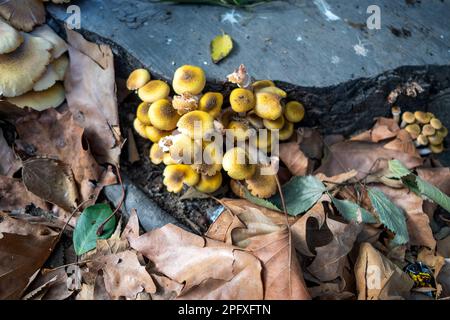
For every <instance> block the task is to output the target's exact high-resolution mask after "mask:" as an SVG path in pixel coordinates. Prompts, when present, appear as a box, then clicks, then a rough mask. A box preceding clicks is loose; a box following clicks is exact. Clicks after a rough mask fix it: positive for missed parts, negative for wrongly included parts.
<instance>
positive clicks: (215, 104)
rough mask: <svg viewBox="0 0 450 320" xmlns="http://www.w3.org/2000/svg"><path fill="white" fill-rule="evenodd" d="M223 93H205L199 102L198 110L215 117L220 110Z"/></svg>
mask: <svg viewBox="0 0 450 320" xmlns="http://www.w3.org/2000/svg"><path fill="white" fill-rule="evenodd" d="M222 104H223V95H222V94H221V93H220V92H207V93H205V94H204V95H203V96H202V97H201V99H200V103H199V110H201V111H205V112H208V113H209V114H210V115H211V116H212V117H214V118H217V117H218V116H219V115H220V112H221V111H222Z"/></svg>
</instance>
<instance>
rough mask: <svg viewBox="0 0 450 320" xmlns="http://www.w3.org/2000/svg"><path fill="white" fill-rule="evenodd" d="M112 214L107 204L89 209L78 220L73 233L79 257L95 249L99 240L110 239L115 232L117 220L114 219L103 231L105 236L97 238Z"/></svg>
mask: <svg viewBox="0 0 450 320" xmlns="http://www.w3.org/2000/svg"><path fill="white" fill-rule="evenodd" d="M111 214H112V210H111V208H110V207H109V205H107V204H105V203H99V204H95V205H93V206H90V207H87V208H86V209H84V210H83V212H82V213H81V216H80V217H79V218H78V221H77V225H76V226H75V230H74V232H73V246H74V248H75V252H76V254H77V255H81V254H83V253H86V252H88V251H91V250H92V249H94V248H95V247H96V245H97V239H108V238H109V237H111V235H112V234H113V232H114V229H115V226H116V218H115V217H112V218H111V219H110V220H109V221H108V222H107V223H106V224H105V227H104V229H103V234H102V235H101V236H97V229H98V227H99V226H100V225H101V224H102V223H103V221H105V220H106V219H107V218H108V217H109V216H110V215H111Z"/></svg>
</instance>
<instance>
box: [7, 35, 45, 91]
mask: <svg viewBox="0 0 450 320" xmlns="http://www.w3.org/2000/svg"><path fill="white" fill-rule="evenodd" d="M22 35H23V37H24V42H23V43H22V45H21V46H19V48H17V49H16V50H15V51H13V52H11V53H8V54H2V55H0V95H3V96H5V97H15V96H18V95H21V94H24V93H25V92H27V91H30V90H31V89H32V88H33V86H34V83H35V82H36V81H37V80H39V78H40V77H41V76H42V75H43V74H44V72H45V71H46V70H47V65H48V64H49V63H50V59H51V54H50V50H51V49H52V45H51V43H50V42H48V41H47V40H44V39H42V38H37V37H34V36H30V35H28V34H22Z"/></svg>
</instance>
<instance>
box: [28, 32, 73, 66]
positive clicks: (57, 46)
mask: <svg viewBox="0 0 450 320" xmlns="http://www.w3.org/2000/svg"><path fill="white" fill-rule="evenodd" d="M31 34H32V35H33V36H35V37H40V38H43V39H45V40H47V41H48V42H50V43H51V44H52V46H53V48H52V51H51V52H52V58H53V59H57V58H59V57H61V56H62V54H63V53H64V52H66V51H67V43H66V42H65V41H64V40H63V39H62V38H61V37H60V36H58V34H57V33H56V32H55V31H53V29H52V28H50V27H49V26H48V25H46V24H44V25H42V26H40V27H37V28H36V29H34V30H33V31H32V32H31Z"/></svg>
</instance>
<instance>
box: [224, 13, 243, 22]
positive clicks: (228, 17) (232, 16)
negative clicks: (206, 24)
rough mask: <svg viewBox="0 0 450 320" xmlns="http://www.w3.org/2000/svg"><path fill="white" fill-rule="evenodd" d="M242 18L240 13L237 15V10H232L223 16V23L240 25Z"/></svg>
mask: <svg viewBox="0 0 450 320" xmlns="http://www.w3.org/2000/svg"><path fill="white" fill-rule="evenodd" d="M240 18H242V16H241V15H240V14H239V13H236V10H234V9H233V10H231V11H229V12H226V13H225V14H223V15H222V18H221V21H222V23H225V22H229V23H231V24H236V23H239V19H240Z"/></svg>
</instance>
